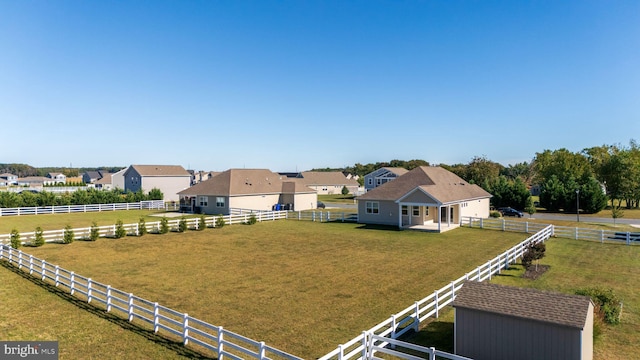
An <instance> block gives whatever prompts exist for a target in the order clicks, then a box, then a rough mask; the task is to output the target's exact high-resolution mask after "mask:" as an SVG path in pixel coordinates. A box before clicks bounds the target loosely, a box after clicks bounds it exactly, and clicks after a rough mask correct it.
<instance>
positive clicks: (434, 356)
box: [429, 347, 436, 360]
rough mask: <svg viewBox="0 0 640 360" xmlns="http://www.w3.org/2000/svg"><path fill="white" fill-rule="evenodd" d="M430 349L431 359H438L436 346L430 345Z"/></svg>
mask: <svg viewBox="0 0 640 360" xmlns="http://www.w3.org/2000/svg"><path fill="white" fill-rule="evenodd" d="M429 350H431V352H430V353H429V360H436V348H434V347H430V348H429Z"/></svg>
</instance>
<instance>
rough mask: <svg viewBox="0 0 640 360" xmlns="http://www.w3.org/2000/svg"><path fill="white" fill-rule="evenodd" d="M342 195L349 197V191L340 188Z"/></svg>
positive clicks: (345, 188) (344, 187)
mask: <svg viewBox="0 0 640 360" xmlns="http://www.w3.org/2000/svg"><path fill="white" fill-rule="evenodd" d="M342 195H349V189H347V187H346V186H343V187H342Z"/></svg>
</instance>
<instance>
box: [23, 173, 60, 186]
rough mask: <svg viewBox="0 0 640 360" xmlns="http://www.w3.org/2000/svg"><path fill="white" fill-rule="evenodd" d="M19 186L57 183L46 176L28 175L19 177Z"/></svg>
mask: <svg viewBox="0 0 640 360" xmlns="http://www.w3.org/2000/svg"><path fill="white" fill-rule="evenodd" d="M18 185H19V186H28V187H32V188H41V187H43V186H44V185H55V180H53V179H51V178H48V177H44V176H26V177H23V178H18Z"/></svg>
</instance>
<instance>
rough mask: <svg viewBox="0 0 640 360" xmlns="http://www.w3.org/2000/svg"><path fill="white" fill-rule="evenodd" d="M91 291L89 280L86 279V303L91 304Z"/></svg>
mask: <svg viewBox="0 0 640 360" xmlns="http://www.w3.org/2000/svg"><path fill="white" fill-rule="evenodd" d="M91 289H92V284H91V278H88V279H87V303H91Z"/></svg>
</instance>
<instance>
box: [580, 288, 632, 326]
mask: <svg viewBox="0 0 640 360" xmlns="http://www.w3.org/2000/svg"><path fill="white" fill-rule="evenodd" d="M576 294H578V295H585V296H589V297H590V298H591V301H593V304H594V305H595V306H594V307H595V309H594V311H595V313H596V316H597V317H598V318H600V319H602V320H603V321H604V322H605V323H607V324H612V325H615V324H619V323H620V310H621V305H620V304H621V302H620V299H619V298H618V297H617V296H616V294H614V292H613V290H612V289H607V290H605V289H601V288H585V289H579V290H577V291H576Z"/></svg>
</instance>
